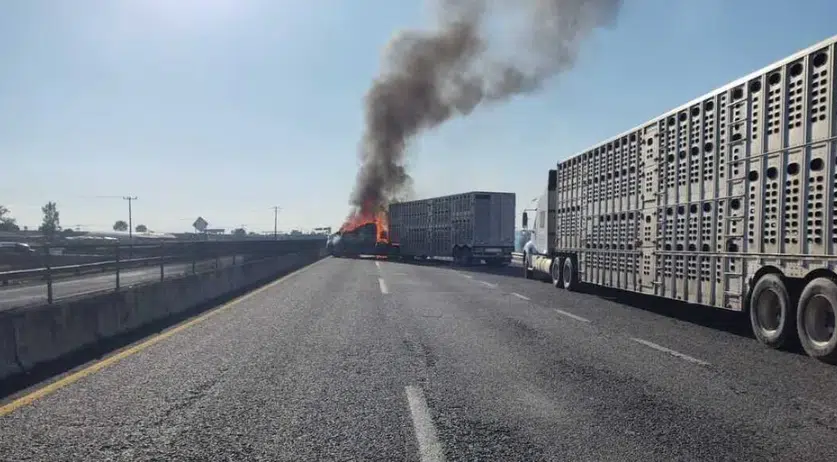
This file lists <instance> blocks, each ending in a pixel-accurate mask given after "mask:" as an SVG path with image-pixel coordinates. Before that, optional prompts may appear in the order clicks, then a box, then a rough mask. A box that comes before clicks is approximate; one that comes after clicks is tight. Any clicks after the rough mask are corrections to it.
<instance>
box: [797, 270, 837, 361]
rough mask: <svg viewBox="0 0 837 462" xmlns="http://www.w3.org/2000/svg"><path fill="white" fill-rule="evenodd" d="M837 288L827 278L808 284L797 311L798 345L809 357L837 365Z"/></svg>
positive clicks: (800, 298) (836, 285) (817, 279)
mask: <svg viewBox="0 0 837 462" xmlns="http://www.w3.org/2000/svg"><path fill="white" fill-rule="evenodd" d="M835 319H837V284H835V283H834V281H832V280H831V279H828V278H816V279H814V280H813V281H811V282H809V283H808V285H807V286H805V289H804V290H803V291H802V295H800V297H799V304H798V305H797V310H796V331H797V334H798V335H799V343H801V344H802V348H804V349H805V352H806V353H808V356H811V357H812V358H816V359H818V360H820V361H823V362H826V363H830V364H835V363H837V332H835Z"/></svg>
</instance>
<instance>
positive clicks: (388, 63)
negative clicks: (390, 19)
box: [350, 0, 622, 214]
mask: <svg viewBox="0 0 837 462" xmlns="http://www.w3.org/2000/svg"><path fill="white" fill-rule="evenodd" d="M621 3H622V2H621V0H493V1H492V0H438V1H437V3H436V7H437V9H436V12H437V15H438V18H437V25H436V28H435V29H433V30H430V31H405V32H401V33H400V34H398V35H397V36H396V37H394V38H393V39H392V41H391V42H390V43H389V44H388V46H387V48H386V53H385V56H384V59H383V62H384V69H383V70H382V72H381V75H380V76H379V77H378V78H377V79H376V80H375V81H374V82H373V84H372V87H371V88H370V89H369V92H368V93H367V95H366V99H365V106H366V114H365V115H366V127H365V133H364V135H363V139H362V143H361V146H360V151H361V166H360V170H359V171H358V175H357V180H356V184H355V189H354V190H353V191H352V195H351V199H350V204H351V205H352V206H353V208H354V210H353V211H352V213H353V214H354V213H359V212H361V211H368V210H370V209H376V208H378V207H383V206H386V204H387V203H388V201H390V200H391V199H393V198H395V197H397V196H398V195H400V194H403V192H404V191H405V190H407V189H409V188H410V186H411V179H410V176H409V175H408V174H407V171H406V169H405V166H404V160H405V151H406V148H407V143H408V142H409V141H410V140H411V139H412V138H413V137H415V136H416V135H417V134H419V133H420V132H422V131H425V130H428V129H431V128H433V127H436V126H438V125H440V124H441V123H443V122H445V121H447V120H449V119H451V118H452V117H456V116H467V115H468V114H470V113H471V112H472V111H473V110H474V109H475V108H476V107H477V106H479V105H480V104H484V103H492V102H500V101H504V100H506V99H508V98H509V97H512V96H514V95H519V94H526V93H531V92H534V91H537V90H539V89H540V88H541V86H542V84H543V83H544V82H545V81H546V80H548V79H549V78H550V77H553V76H555V75H557V74H559V73H561V72H563V71H566V70H568V69H570V68H571V67H572V66H573V65H574V63H575V60H576V56H577V54H578V51H579V48H580V46H581V43H582V41H583V40H584V39H585V38H587V37H588V36H589V35H590V34H591V33H592V32H593V30H595V29H596V28H597V27H604V26H608V25H610V24H612V23H613V21H615V19H616V16H617V14H618V12H619V9H620V7H621ZM492 21H493V22H492ZM504 45H505V46H506V47H507V50H508V52H507V53H505V54H504V53H503V48H504Z"/></svg>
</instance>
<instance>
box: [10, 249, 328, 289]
mask: <svg viewBox="0 0 837 462" xmlns="http://www.w3.org/2000/svg"><path fill="white" fill-rule="evenodd" d="M318 247H323V248H324V247H325V240H323V241H322V242H318V241H313V240H307V241H287V240H270V241H239V242H229V241H227V242H223V241H221V242H212V241H209V242H183V243H171V242H169V243H163V244H152V245H146V244H140V245H133V246H131V245H128V244H121V245H117V244H111V245H105V246H103V245H101V244H97V245H90V244H86V245H74V246H61V250H63V252H62V253H63V255H55V254H54V253H53V251H54V250H55V247H52V248H50V247H47V246H44V247H42V248H40V249H39V251H38V252H37V254H33V255H30V263H32V261H34V262H40V263H42V266H40V267H36V268H23V269H17V270H9V271H3V272H0V286H5V285H8V284H9V283H10V282H13V281H15V282H23V281H31V282H35V281H38V282H39V283H40V284H45V285H46V298H47V303H52V302H53V300H54V299H55V298H56V297H55V296H54V295H55V294H54V291H53V282H57V281H56V280H59V281H60V280H62V279H65V280H66V279H70V278H69V277H71V276H74V275H81V274H85V273H93V272H97V271H98V272H103V273H104V272H107V271H113V273H114V276H115V281H114V283H113V285H112V286H110V289H114V290H119V289H120V286H121V285H122V284H121V276H122V274H121V273H122V272H123V271H124V270H129V269H136V268H140V267H147V266H152V265H154V266H158V267H159V270H160V271H159V280H163V279H165V278H166V270H167V268H166V267H167V266H169V265H171V264H180V265H186V269H185V274H196V273H200V272H205V271H214V270H215V269H217V268H220V267H222V266H229V265H228V264H227V261H228V260H230V259H231V265H236V264H241V263H244V262H245V261H252V260H259V259H263V258H271V257H277V256H281V255H285V254H288V253H293V252H298V251H303V252H304V251H307V250H315V249H316V248H318ZM68 250H69V251H70V252H75V253H71V254H67V251H68ZM79 255H84V256H85V258H90V257H92V258H97V257H101V258H102V259H103V261H94V262H88V263H79V264H73V265H58V266H53V265H52V264H51V263H52V262H54V261H57V260H60V259H61V258H67V257H69V258H75V257H77V256H79ZM122 256H129V258H125V259H123V258H121V257H122ZM32 259H34V260H32ZM222 260H223V262H222ZM222 263H223V264H222ZM178 272H179V273H183V272H184V270H182V269H181V270H178ZM126 277H127V276H126ZM144 279H145V280H144V281H143V282H151V281H156V280H158V279H157V278H156V277H155V278H152V279H147V278H144ZM109 284H110V283H108V285H109ZM99 285H101V283H99ZM110 289H104V290H110ZM102 290H103V289H101V288H99V289H97V290H93V291H95V292H101V291H102ZM2 293H3V291H2V290H1V289H0V294H2ZM83 293H87V292H83ZM75 295H81V293H75V294H73V296H75ZM67 296H69V295H67ZM2 302H3V300H2V298H0V305H2V304H3V303H2Z"/></svg>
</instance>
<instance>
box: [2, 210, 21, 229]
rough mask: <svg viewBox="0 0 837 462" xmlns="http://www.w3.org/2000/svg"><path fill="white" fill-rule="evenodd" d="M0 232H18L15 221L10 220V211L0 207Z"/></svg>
mask: <svg viewBox="0 0 837 462" xmlns="http://www.w3.org/2000/svg"><path fill="white" fill-rule="evenodd" d="M0 231H20V227H19V226H18V225H17V220H15V219H14V218H12V216H11V211H10V210H9V209H8V208H6V207H5V206H3V205H0Z"/></svg>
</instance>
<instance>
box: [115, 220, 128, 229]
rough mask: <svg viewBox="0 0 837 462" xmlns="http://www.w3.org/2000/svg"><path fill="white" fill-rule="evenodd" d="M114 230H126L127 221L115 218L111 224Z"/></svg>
mask: <svg viewBox="0 0 837 462" xmlns="http://www.w3.org/2000/svg"><path fill="white" fill-rule="evenodd" d="M113 230H114V231H128V223H127V222H126V221H125V220H116V223H114V224H113Z"/></svg>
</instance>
